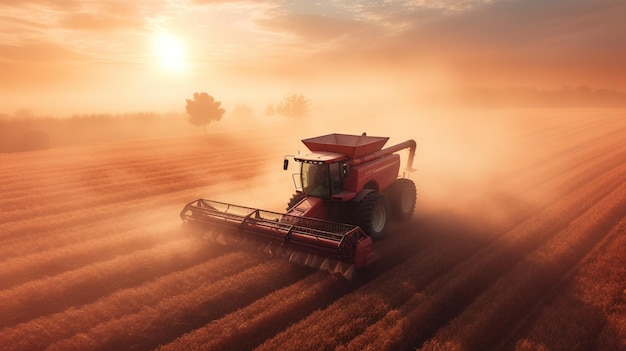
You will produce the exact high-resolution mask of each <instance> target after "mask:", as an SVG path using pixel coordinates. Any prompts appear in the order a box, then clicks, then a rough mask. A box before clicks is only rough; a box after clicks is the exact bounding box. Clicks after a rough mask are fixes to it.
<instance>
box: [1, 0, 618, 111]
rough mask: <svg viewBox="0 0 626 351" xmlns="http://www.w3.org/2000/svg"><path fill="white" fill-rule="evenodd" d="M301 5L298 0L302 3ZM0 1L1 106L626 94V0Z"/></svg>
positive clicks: (166, 107)
mask: <svg viewBox="0 0 626 351" xmlns="http://www.w3.org/2000/svg"><path fill="white" fill-rule="evenodd" d="M294 3H298V4H297V5H293V4H294ZM354 3H357V2H352V1H343V2H342V1H333V0H325V1H315V2H313V1H300V2H295V1H273V0H266V1H236V0H160V1H159V0H142V1H132V2H127V1H113V0H99V1H97V0H96V1H79V0H19V1H18V0H0V28H1V30H0V77H1V78H0V94H1V95H0V96H2V98H1V99H0V114H2V113H5V114H13V113H14V112H15V111H16V110H18V109H22V108H27V109H31V110H33V111H34V112H35V113H36V114H38V115H45V114H51V115H64V114H66V115H67V114H72V113H93V112H107V113H121V112H132V111H164V112H165V111H176V112H183V111H184V100H185V99H186V98H190V97H191V96H192V95H193V92H195V91H206V92H208V93H209V94H212V95H214V96H215V97H216V99H218V100H223V101H224V102H225V103H227V102H230V103H231V104H234V103H252V104H254V103H259V104H263V103H264V104H268V103H271V102H276V101H279V100H280V99H281V98H282V97H283V96H285V95H286V94H289V93H292V92H297V93H303V94H305V95H306V96H309V97H312V98H313V99H314V101H315V99H318V100H319V99H323V98H325V97H329V98H330V97H334V98H338V97H346V98H353V99H358V98H359V97H368V96H376V95H377V94H381V92H382V93H385V94H390V95H392V94H395V95H398V94H406V95H407V96H409V95H411V94H419V93H424V92H426V93H428V92H429V91H431V90H442V89H443V90H446V89H456V88H459V87H466V86H477V87H537V88H542V89H558V88H561V87H563V86H571V87H577V86H581V85H586V86H589V87H592V88H594V89H599V88H608V89H617V90H620V91H626V65H625V62H626V21H625V20H624V18H626V17H625V14H626V1H624V0H517V1H510V0H507V1H505V0H440V1H426V0H418V1H359V2H358V5H355V4H354Z"/></svg>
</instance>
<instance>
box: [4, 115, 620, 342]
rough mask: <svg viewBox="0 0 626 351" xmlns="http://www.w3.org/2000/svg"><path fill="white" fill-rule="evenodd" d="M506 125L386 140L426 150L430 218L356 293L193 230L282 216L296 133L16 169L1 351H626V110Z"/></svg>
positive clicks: (424, 213) (479, 124)
mask: <svg viewBox="0 0 626 351" xmlns="http://www.w3.org/2000/svg"><path fill="white" fill-rule="evenodd" d="M459 113H460V112H459ZM492 114H493V113H492ZM498 114H500V116H499V118H495V117H493V116H487V117H484V119H483V120H478V119H476V118H477V117H476V116H472V118H474V119H473V120H472V126H471V127H470V125H469V124H467V125H459V123H466V122H467V121H464V120H463V119H455V118H452V117H450V118H448V117H446V116H443V117H442V116H439V117H440V118H439V121H438V122H437V121H433V120H430V121H420V120H418V119H416V121H414V122H409V123H407V125H406V127H403V129H404V133H402V134H401V135H399V134H394V133H393V130H388V131H387V132H388V134H387V133H386V132H385V131H384V129H383V132H380V133H378V132H375V126H370V127H371V128H370V134H372V135H389V136H391V140H390V142H389V144H393V143H396V142H400V141H403V140H404V138H405V137H406V135H411V134H412V133H415V134H414V135H411V137H412V138H414V139H416V141H417V142H418V145H419V147H418V152H417V155H416V158H415V166H416V168H417V169H418V170H417V171H416V172H414V173H412V174H411V178H412V179H413V180H414V181H415V182H416V185H417V188H418V202H417V208H416V212H415V214H414V216H413V218H411V219H410V220H408V221H406V222H402V223H392V225H391V228H390V229H391V230H390V232H389V234H388V236H387V237H386V238H385V239H383V240H381V241H378V242H376V243H375V246H374V247H375V250H376V251H377V253H378V254H379V255H380V257H381V259H380V261H378V262H377V263H376V264H375V265H374V266H372V267H369V268H367V269H365V270H363V271H359V272H357V274H356V275H355V277H354V278H353V279H352V280H350V281H347V280H345V279H344V278H343V277H342V276H339V275H333V274H329V273H328V272H325V271H317V270H314V269H311V268H307V267H301V266H298V265H296V264H294V263H289V262H287V261H284V260H282V259H279V258H273V257H269V256H267V255H265V254H264V253H262V252H258V251H256V250H249V249H246V248H239V247H234V246H221V245H219V244H216V243H213V242H208V241H205V240H203V239H202V238H201V237H197V236H195V235H194V234H193V233H190V232H189V231H187V230H185V228H184V227H183V226H182V225H181V220H180V218H179V212H180V210H181V209H182V207H183V206H184V204H185V203H188V202H191V201H193V200H195V199H197V198H208V199H213V200H217V201H225V202H231V203H235V204H241V205H245V206H250V207H257V208H262V209H267V210H272V211H277V212H281V211H283V210H284V207H285V206H286V203H287V201H288V199H289V198H290V196H291V195H292V193H293V183H292V179H291V178H292V175H291V172H283V171H282V159H283V156H284V155H285V154H295V153H296V152H297V151H296V150H295V149H296V147H297V145H295V142H294V138H293V137H291V136H292V135H294V131H293V130H289V129H288V128H282V129H281V128H278V129H277V128H260V129H259V130H258V131H256V132H255V133H254V134H253V135H252V136H251V135H249V134H248V133H244V132H228V133H220V134H212V135H208V136H198V137H177V138H166V139H152V140H140V141H127V142H118V143H109V144H98V145H89V146H81V147H68V148H59V149H52V150H45V151H33V152H24V153H13V154H0V176H1V177H2V182H1V183H0V192H1V193H2V201H1V202H0V315H1V316H2V318H0V345H2V349H3V350H114V349H115V350H124V349H133V350H151V349H159V350H251V349H256V350H333V349H334V350H368V349H369V350H413V349H423V350H485V349H502V350H589V349H599V350H625V349H626V266H625V265H624V252H626V143H624V135H626V111H624V110H530V111H521V110H519V111H506V110H503V111H499V112H498ZM446 118H448V119H446ZM455 123H456V124H455ZM387 129H389V127H387ZM407 131H408V132H407ZM332 132H337V131H336V130H327V131H325V132H324V133H332ZM350 132H352V133H358V132H360V131H350ZM315 134H317V133H310V132H307V131H298V135H300V136H301V137H303V138H304V137H309V136H315ZM285 136H289V137H285ZM302 148H303V147H302ZM401 157H402V158H403V159H405V158H406V154H405V153H401Z"/></svg>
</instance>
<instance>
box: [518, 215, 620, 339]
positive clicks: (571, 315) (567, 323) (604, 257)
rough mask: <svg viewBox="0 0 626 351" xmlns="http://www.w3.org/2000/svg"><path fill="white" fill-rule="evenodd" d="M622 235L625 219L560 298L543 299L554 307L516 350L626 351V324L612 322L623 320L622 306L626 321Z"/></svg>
mask: <svg viewBox="0 0 626 351" xmlns="http://www.w3.org/2000/svg"><path fill="white" fill-rule="evenodd" d="M624 233H626V217H625V218H624V219H622V221H621V222H620V223H618V224H617V225H616V226H614V227H613V229H612V230H611V232H610V233H609V234H608V235H607V239H608V240H607V242H606V243H605V244H602V247H600V248H599V249H598V250H595V251H594V252H592V254H591V255H590V257H589V258H588V259H587V260H586V262H585V264H584V265H583V266H582V267H581V268H580V269H579V270H578V271H577V272H576V275H575V276H574V277H573V279H571V280H570V281H569V283H568V285H567V286H565V287H564V289H563V290H561V291H559V292H558V294H557V296H548V297H550V298H551V299H550V300H547V299H546V297H543V298H542V299H543V300H546V301H550V302H549V304H548V305H547V306H544V308H543V309H542V310H541V311H540V312H539V315H538V316H537V317H536V318H534V320H533V325H532V328H531V329H530V330H529V331H528V333H524V335H522V336H521V337H518V338H517V339H516V340H513V343H514V344H516V345H515V349H516V350H520V351H521V350H536V349H538V348H539V346H540V345H543V346H542V347H545V348H548V349H553V350H557V349H558V350H575V349H588V350H623V349H626V329H624V328H623V326H624V325H626V324H624V323H612V322H613V321H612V320H611V319H612V318H611V317H613V316H615V317H618V318H619V317H620V304H621V307H622V308H621V311H622V313H621V318H622V320H623V319H624V317H626V314H624V313H623V312H624V311H625V310H624V309H623V306H624V300H625V297H626V296H624V294H625V292H624V286H623V284H624V282H626V266H624V264H623V261H624V256H623V253H624V252H626V236H625V235H624ZM607 316H608V318H607ZM620 324H621V325H620ZM603 330H605V331H606V332H603Z"/></svg>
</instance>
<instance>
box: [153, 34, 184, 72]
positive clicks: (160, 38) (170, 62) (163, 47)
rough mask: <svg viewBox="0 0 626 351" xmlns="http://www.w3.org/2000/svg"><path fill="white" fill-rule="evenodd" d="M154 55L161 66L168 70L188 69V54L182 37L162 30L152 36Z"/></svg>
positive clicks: (180, 70)
mask: <svg viewBox="0 0 626 351" xmlns="http://www.w3.org/2000/svg"><path fill="white" fill-rule="evenodd" d="M152 44H153V48H154V55H155V57H156V59H157V60H158V61H159V64H160V65H161V67H163V68H164V69H166V70H168V71H173V72H183V71H185V70H186V69H187V55H186V53H185V47H184V45H183V42H182V41H181V40H180V38H178V37H176V36H175V35H173V34H172V33H170V32H168V31H165V30H161V31H159V32H156V33H155V34H154V36H153V38H152Z"/></svg>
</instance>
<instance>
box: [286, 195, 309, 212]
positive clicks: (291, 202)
mask: <svg viewBox="0 0 626 351" xmlns="http://www.w3.org/2000/svg"><path fill="white" fill-rule="evenodd" d="M305 197H306V194H305V193H303V192H299V191H298V192H296V193H295V194H293V195H292V196H291V199H289V202H288V203H287V212H289V210H291V208H292V207H294V206H295V205H297V204H298V202H300V201H302V199H304V198H305Z"/></svg>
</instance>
